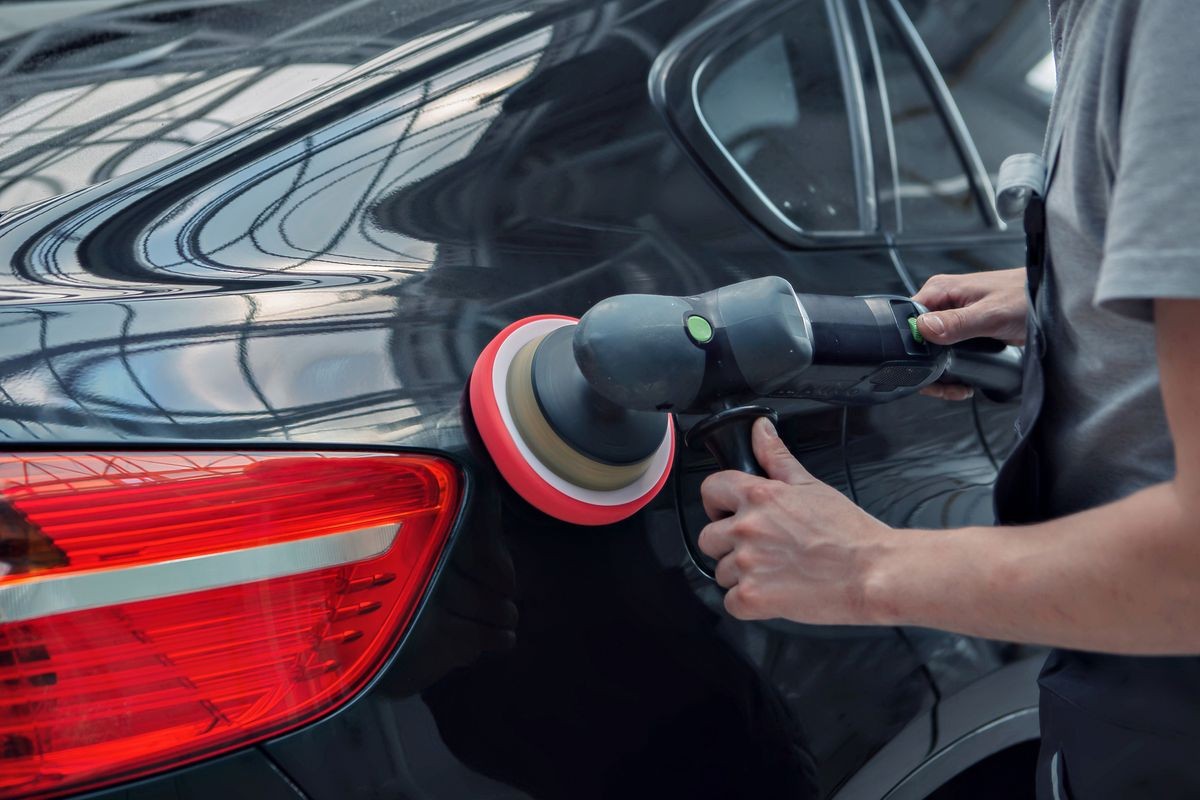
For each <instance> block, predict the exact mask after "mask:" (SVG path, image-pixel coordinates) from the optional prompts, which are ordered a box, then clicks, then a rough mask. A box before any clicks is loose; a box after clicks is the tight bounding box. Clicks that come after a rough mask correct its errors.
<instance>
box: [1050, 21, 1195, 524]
mask: <svg viewBox="0 0 1200 800" xmlns="http://www.w3.org/2000/svg"><path fill="white" fill-rule="evenodd" d="M1050 14H1051V23H1052V29H1053V37H1054V45H1055V52H1056V55H1057V57H1058V59H1057V60H1058V65H1059V76H1058V78H1059V83H1058V87H1059V88H1058V95H1057V97H1056V99H1055V105H1054V110H1053V111H1052V116H1054V115H1066V116H1065V117H1064V122H1065V124H1064V127H1063V138H1062V149H1061V151H1060V154H1059V161H1058V166H1057V170H1056V172H1055V176H1054V179H1053V182H1052V184H1051V187H1050V191H1049V194H1048V196H1047V239H1048V243H1049V252H1050V259H1051V263H1052V267H1051V286H1050V292H1049V293H1048V295H1047V298H1048V302H1050V303H1051V304H1052V310H1051V313H1050V314H1049V315H1048V316H1049V319H1048V320H1047V330H1046V339H1047V342H1048V347H1047V353H1046V359H1045V364H1044V368H1045V373H1044V374H1045V378H1046V403H1045V406H1044V410H1043V416H1042V422H1041V424H1040V431H1039V437H1040V440H1041V448H1040V449H1041V450H1042V458H1043V469H1042V470H1041V474H1042V476H1043V480H1044V482H1045V483H1044V486H1043V489H1044V491H1043V497H1045V498H1046V502H1047V504H1048V507H1047V508H1045V509H1044V510H1045V511H1046V512H1047V513H1049V514H1050V515H1052V516H1060V515H1063V514H1068V513H1072V512H1074V511H1079V510H1081V509H1084V508H1090V507H1093V506H1097V505H1100V504H1102V503H1105V502H1109V501H1112V500H1115V499H1118V498H1121V497H1124V496H1126V495H1128V494H1130V493H1132V492H1134V491H1137V490H1138V489H1141V488H1143V487H1146V486H1148V485H1151V484H1154V483H1159V482H1161V481H1164V480H1169V479H1170V478H1171V477H1172V476H1173V475H1174V473H1175V457H1174V449H1173V447H1172V444H1171V438H1170V432H1169V430H1168V428H1167V421H1166V416H1165V413H1164V411H1163V405H1162V396H1161V395H1160V393H1159V385H1158V364H1157V358H1156V348H1155V334H1154V318H1153V316H1154V315H1153V302H1152V301H1153V299H1154V298H1200V44H1198V41H1200V0H1051V2H1050ZM1051 127H1053V123H1052V126H1051ZM1197 344H1198V346H1200V342H1198V343H1197Z"/></svg>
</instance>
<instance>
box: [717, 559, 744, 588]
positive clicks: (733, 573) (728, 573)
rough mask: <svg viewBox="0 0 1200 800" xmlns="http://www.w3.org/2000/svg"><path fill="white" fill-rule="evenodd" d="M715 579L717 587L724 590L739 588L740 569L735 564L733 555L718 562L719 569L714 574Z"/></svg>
mask: <svg viewBox="0 0 1200 800" xmlns="http://www.w3.org/2000/svg"><path fill="white" fill-rule="evenodd" d="M713 578H714V579H715V580H716V582H717V585H718V586H720V587H721V588H722V589H732V588H733V587H734V586H737V582H738V569H737V566H736V565H735V564H734V563H733V555H732V554H730V555H727V556H725V557H724V558H722V559H721V560H720V561H718V562H717V569H716V571H715V572H713Z"/></svg>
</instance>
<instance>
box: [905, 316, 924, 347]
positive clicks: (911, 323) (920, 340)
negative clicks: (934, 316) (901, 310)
mask: <svg viewBox="0 0 1200 800" xmlns="http://www.w3.org/2000/svg"><path fill="white" fill-rule="evenodd" d="M908 329H909V330H910V331H912V337H913V341H914V342H916V343H917V344H925V337H924V336H922V335H921V329H920V328H918V327H917V318H916V317H909V318H908Z"/></svg>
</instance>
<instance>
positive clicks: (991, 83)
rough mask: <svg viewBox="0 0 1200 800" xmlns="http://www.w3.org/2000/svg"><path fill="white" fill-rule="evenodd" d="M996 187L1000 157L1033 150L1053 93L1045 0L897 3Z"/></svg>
mask: <svg viewBox="0 0 1200 800" xmlns="http://www.w3.org/2000/svg"><path fill="white" fill-rule="evenodd" d="M900 2H901V4H902V5H903V6H904V9H905V10H906V11H907V12H908V15H909V17H910V18H911V19H912V22H913V25H914V26H915V27H916V29H917V32H918V33H919V34H920V36H921V41H923V42H924V43H925V46H926V47H927V48H928V49H929V54H930V55H931V56H932V57H933V60H934V62H935V63H936V64H937V66H938V70H939V71H940V72H941V74H942V78H943V79H944V80H945V81H946V86H947V87H949V89H950V92H951V94H953V95H954V102H955V105H957V106H958V110H959V113H961V114H962V116H963V120H964V121H965V122H966V124H967V128H968V129H969V130H970V131H971V139H972V140H973V141H974V142H975V147H976V148H977V149H978V150H979V155H980V157H981V158H982V160H983V164H984V167H985V168H986V169H987V171H988V173H989V174H990V175H991V178H992V182H993V184H995V181H996V174H997V172H998V171H999V169H1000V164H1001V163H1003V161H1004V159H1005V158H1006V157H1008V156H1009V155H1012V154H1013V153H1026V152H1040V151H1041V149H1042V140H1043V138H1044V136H1045V133H1046V118H1047V117H1048V116H1049V113H1050V100H1051V97H1052V95H1053V93H1054V83H1055V72H1054V60H1053V58H1052V57H1051V54H1050V35H1049V29H1048V28H1047V26H1046V3H1045V2H1044V0H982V1H981V0H975V1H974V2H949V1H948V0H900Z"/></svg>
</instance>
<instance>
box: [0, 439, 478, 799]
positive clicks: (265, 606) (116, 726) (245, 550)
mask: <svg viewBox="0 0 1200 800" xmlns="http://www.w3.org/2000/svg"><path fill="white" fill-rule="evenodd" d="M459 496H460V479H459V474H458V471H457V470H456V469H455V468H454V467H453V466H452V465H451V464H450V463H449V462H447V461H445V460H442V459H439V458H436V457H432V456H424V455H373V454H372V455H368V454H362V453H285V452H270V453H266V452H262V453H228V452H226V453H216V452H213V453H173V454H160V453H109V454H88V455H79V454H50V453H46V454H43V453H34V454H26V455H0V796H3V797H10V796H14V797H15V796H20V797H24V796H29V795H36V796H43V795H52V794H59V793H64V792H67V791H78V790H80V789H83V788H91V787H95V786H98V785H102V784H108V783H111V782H114V781H117V780H129V779H132V778H135V777H140V776H142V775H145V774H147V773H149V772H152V771H155V770H158V769H162V768H165V767H169V766H177V765H179V764H182V763H186V762H189V761H194V760H196V759H198V758H202V757H205V756H210V755H213V754H214V753H217V752H223V751H226V750H229V749H231V748H234V747H239V746H244V745H246V744H247V743H249V742H252V741H257V740H261V739H263V738H264V737H267V736H271V735H275V734H278V733H281V732H283V731H284V730H287V729H292V728H295V727H298V726H300V725H304V724H305V723H308V722H311V721H312V720H314V719H316V718H317V717H319V716H321V715H323V714H325V713H328V712H329V711H330V710H331V709H333V708H334V707H336V706H337V705H338V704H340V703H341V702H343V701H345V700H347V699H348V698H349V697H351V696H352V695H353V694H354V693H355V692H356V691H357V690H358V689H359V688H361V687H362V686H363V685H364V684H365V683H366V682H367V681H368V680H369V679H370V678H371V676H372V675H373V674H374V673H375V672H376V671H377V670H378V669H379V667H380V666H381V665H382V664H383V662H384V660H385V659H386V657H387V656H388V654H389V653H390V652H391V651H392V650H393V649H394V647H395V645H396V643H397V641H398V639H399V637H400V635H401V634H402V633H403V631H404V629H405V627H406V626H407V624H408V622H409V620H410V619H411V617H412V615H413V613H414V611H415V610H416V607H417V603H418V602H419V600H420V598H421V596H422V594H423V593H424V590H425V588H426V586H427V585H428V582H429V580H430V577H431V576H432V574H433V571H434V569H435V567H436V564H437V561H438V558H439V556H440V554H441V553H442V551H443V549H444V545H445V542H446V538H447V536H448V534H449V531H450V527H451V524H452V522H453V518H454V516H455V514H456V511H457V508H458V505H459Z"/></svg>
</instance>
